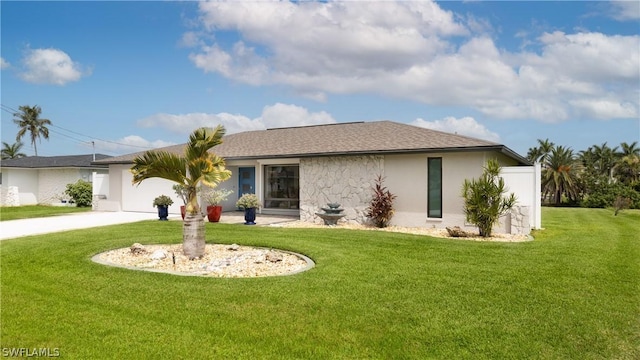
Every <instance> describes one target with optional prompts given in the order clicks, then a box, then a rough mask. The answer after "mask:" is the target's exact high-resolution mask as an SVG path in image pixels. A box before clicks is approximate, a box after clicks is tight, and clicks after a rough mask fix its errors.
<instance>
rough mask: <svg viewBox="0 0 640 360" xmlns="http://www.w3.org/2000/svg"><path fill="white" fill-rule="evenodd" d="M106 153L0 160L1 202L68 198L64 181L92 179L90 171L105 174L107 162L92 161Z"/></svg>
mask: <svg viewBox="0 0 640 360" xmlns="http://www.w3.org/2000/svg"><path fill="white" fill-rule="evenodd" d="M106 158H109V155H104V154H95V157H94V155H93V154H88V155H68V156H28V157H23V158H18V159H8V160H2V163H0V185H1V189H2V190H1V192H0V194H1V196H0V203H1V204H2V206H16V205H35V204H59V203H61V202H62V200H68V196H66V195H65V194H64V191H65V189H66V188H67V184H71V183H75V182H76V181H78V180H80V179H82V180H86V181H92V179H93V173H94V172H95V173H99V174H107V173H108V172H109V169H108V166H107V165H105V164H94V163H93V162H94V161H97V160H102V159H106Z"/></svg>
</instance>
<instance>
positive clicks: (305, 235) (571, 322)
mask: <svg viewBox="0 0 640 360" xmlns="http://www.w3.org/2000/svg"><path fill="white" fill-rule="evenodd" d="M543 219H544V223H543V225H544V227H546V230H544V231H540V232H537V233H536V234H535V236H536V240H535V241H533V242H528V243H511V244H510V243H484V242H472V241H463V240H446V239H435V238H430V237H421V236H414V235H405V234H398V233H387V232H372V231H356V230H340V229H290V228H264V227H249V226H242V225H225V224H207V239H208V241H210V242H217V243H229V244H230V243H238V244H244V245H259V246H271V247H277V248H282V249H287V250H292V251H296V252H300V253H303V254H306V255H308V256H309V257H311V258H312V259H314V260H315V261H316V267H315V268H313V269H312V270H310V271H307V272H304V273H301V274H298V275H294V276H288V277H277V278H254V279H215V278H199V277H180V276H172V275H168V274H159V273H149V272H142V271H130V270H125V269H120V268H111V267H107V266H103V265H98V264H95V263H93V262H91V260H90V257H91V256H92V255H93V254H95V253H98V252H101V251H104V250H107V249H112V248H117V247H124V246H130V245H131V244H132V243H134V242H140V243H143V244H151V243H167V242H180V239H181V237H180V236H181V235H180V234H181V233H180V231H181V223H180V222H177V221H168V222H159V221H147V222H141V223H136V224H127V225H119V226H112V227H103V228H96V229H91V230H80V231H72V232H67V233H63V234H57V235H46V236H34V237H29V238H22V239H17V240H5V241H2V242H1V243H0V246H1V248H0V250H1V254H0V260H1V270H2V271H1V276H2V278H1V285H2V286H1V290H2V292H1V301H2V302H1V311H2V312H1V318H0V320H1V323H2V329H1V338H0V340H1V343H2V345H1V346H2V347H3V348H12V347H16V348H51V349H53V348H58V349H59V351H60V355H61V356H62V357H63V358H68V359H102V358H104V359H159V358H167V359H168V358H176V359H210V358H230V359H237V358H238V359H265V358H266V359H269V358H271V359H282V358H284V359H287V358H289V359H345V358H346V359H364V358H367V359H525V358H526V359H638V358H640V238H639V236H638V233H637V231H638V224H640V212H639V211H629V210H627V211H624V212H622V213H621V214H620V215H618V216H617V217H614V216H613V212H612V211H610V210H596V209H568V208H562V209H559V208H545V209H543Z"/></svg>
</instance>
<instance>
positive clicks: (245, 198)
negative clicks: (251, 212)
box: [236, 194, 260, 209]
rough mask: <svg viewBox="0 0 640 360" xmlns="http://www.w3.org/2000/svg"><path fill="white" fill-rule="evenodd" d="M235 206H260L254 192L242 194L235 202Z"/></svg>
mask: <svg viewBox="0 0 640 360" xmlns="http://www.w3.org/2000/svg"><path fill="white" fill-rule="evenodd" d="M236 206H237V207H239V208H240V209H251V208H256V209H259V208H260V201H259V200H258V196H256V194H242V196H241V197H240V199H238V201H237V202H236Z"/></svg>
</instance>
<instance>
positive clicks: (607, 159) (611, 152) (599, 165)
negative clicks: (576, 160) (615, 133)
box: [592, 142, 618, 182]
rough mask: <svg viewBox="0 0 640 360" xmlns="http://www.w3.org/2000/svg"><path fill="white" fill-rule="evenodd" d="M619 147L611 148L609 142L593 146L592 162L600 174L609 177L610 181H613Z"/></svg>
mask: <svg viewBox="0 0 640 360" xmlns="http://www.w3.org/2000/svg"><path fill="white" fill-rule="evenodd" d="M617 151H618V147H617V146H616V147H614V148H610V147H609V146H608V145H607V143H606V142H605V143H603V144H602V145H600V146H598V145H594V146H593V160H594V163H593V164H592V165H593V166H594V168H595V170H596V171H597V172H598V173H599V174H600V175H606V176H607V177H609V182H611V181H613V167H614V166H615V165H616V160H617V157H618V156H617V155H616V154H617Z"/></svg>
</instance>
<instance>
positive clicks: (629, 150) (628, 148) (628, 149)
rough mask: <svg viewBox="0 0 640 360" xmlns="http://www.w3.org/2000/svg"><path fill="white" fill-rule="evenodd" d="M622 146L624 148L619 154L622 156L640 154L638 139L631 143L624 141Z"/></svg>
mask: <svg viewBox="0 0 640 360" xmlns="http://www.w3.org/2000/svg"><path fill="white" fill-rule="evenodd" d="M620 147H621V148H622V151H620V152H619V153H618V154H619V155H620V157H621V158H623V157H625V156H629V155H635V156H640V147H638V142H637V141H634V142H632V143H631V144H628V143H626V142H623V143H621V144H620Z"/></svg>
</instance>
